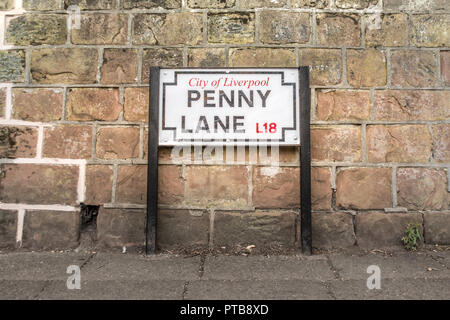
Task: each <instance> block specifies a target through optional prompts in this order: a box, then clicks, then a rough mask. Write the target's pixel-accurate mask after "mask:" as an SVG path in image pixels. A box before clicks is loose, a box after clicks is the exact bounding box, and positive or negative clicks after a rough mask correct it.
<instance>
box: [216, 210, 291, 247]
mask: <svg viewBox="0 0 450 320" xmlns="http://www.w3.org/2000/svg"><path fill="white" fill-rule="evenodd" d="M295 219H296V214H295V212H289V211H280V212H273V211H267V212H266V211H256V212H233V211H216V212H215V215H214V238H213V243H214V246H215V247H223V246H225V247H228V248H235V247H236V246H238V245H239V246H240V247H246V246H248V245H255V246H256V249H263V248H273V247H277V246H282V247H284V248H292V247H294V245H295Z"/></svg>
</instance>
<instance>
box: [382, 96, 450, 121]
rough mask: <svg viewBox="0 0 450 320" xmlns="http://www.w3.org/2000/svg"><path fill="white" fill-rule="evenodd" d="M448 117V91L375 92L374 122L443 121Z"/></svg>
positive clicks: (449, 98) (449, 112)
mask: <svg viewBox="0 0 450 320" xmlns="http://www.w3.org/2000/svg"><path fill="white" fill-rule="evenodd" d="M449 117H450V91H429V90H428V91H427V90H382V91H379V90H377V91H375V99H374V119H375V120H391V121H397V120H399V121H405V120H445V119H448V118H449Z"/></svg>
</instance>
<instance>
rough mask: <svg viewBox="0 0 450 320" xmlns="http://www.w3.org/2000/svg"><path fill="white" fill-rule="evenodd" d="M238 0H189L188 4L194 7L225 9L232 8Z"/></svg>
mask: <svg viewBox="0 0 450 320" xmlns="http://www.w3.org/2000/svg"><path fill="white" fill-rule="evenodd" d="M235 2H236V0H212V1H211V0H188V1H187V5H188V7H189V8H193V9H198V8H199V9H225V8H232V7H234V5H235Z"/></svg>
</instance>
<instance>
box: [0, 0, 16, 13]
mask: <svg viewBox="0 0 450 320" xmlns="http://www.w3.org/2000/svg"><path fill="white" fill-rule="evenodd" d="M11 9H14V0H0V10H1V11H4V10H11Z"/></svg>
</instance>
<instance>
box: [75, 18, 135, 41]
mask: <svg viewBox="0 0 450 320" xmlns="http://www.w3.org/2000/svg"><path fill="white" fill-rule="evenodd" d="M127 36H128V15H126V14H115V13H112V14H110V13H95V14H91V13H88V14H83V15H81V27H80V29H77V28H72V43H74V44H125V43H126V42H127Z"/></svg>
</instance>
